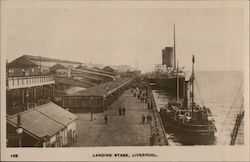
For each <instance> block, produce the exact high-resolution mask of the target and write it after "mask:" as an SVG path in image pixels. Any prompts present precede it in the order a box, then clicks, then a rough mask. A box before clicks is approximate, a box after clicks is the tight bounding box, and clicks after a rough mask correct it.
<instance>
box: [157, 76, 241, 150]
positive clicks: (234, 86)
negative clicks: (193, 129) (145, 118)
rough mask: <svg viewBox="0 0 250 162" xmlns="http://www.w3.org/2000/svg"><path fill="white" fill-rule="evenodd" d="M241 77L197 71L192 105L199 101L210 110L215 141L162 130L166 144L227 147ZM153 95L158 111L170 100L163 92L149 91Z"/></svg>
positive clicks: (236, 106) (238, 106) (237, 105)
mask: <svg viewBox="0 0 250 162" xmlns="http://www.w3.org/2000/svg"><path fill="white" fill-rule="evenodd" d="M243 77H244V75H243V72H197V73H196V80H197V83H198V87H199V91H200V95H199V93H198V89H197V86H196V87H195V102H197V103H198V104H200V105H202V102H203V103H204V105H205V106H207V107H209V108H210V109H211V111H212V113H213V117H214V119H215V125H216V127H217V132H216V133H215V138H210V139H208V138H196V137H192V136H187V135H184V134H182V133H179V132H174V131H171V130H166V131H167V134H168V139H169V142H170V143H172V144H173V145H197V144H198V145H199V144H202V145H229V143H230V139H231V137H230V134H231V132H232V129H233V127H234V122H235V119H236V115H237V113H238V112H239V111H240V108H241V107H242V102H243V89H244V88H243V85H242V87H241V89H240V86H241V83H242V81H243ZM239 89H240V92H239V94H238V96H237V98H236V95H237V93H238V91H239ZM153 94H154V98H155V101H156V105H157V108H158V110H159V109H160V108H162V107H164V106H165V105H166V103H167V102H168V100H169V98H171V97H170V96H169V94H168V93H167V92H166V91H164V90H153ZM234 100H235V103H234ZM233 103H234V104H233ZM231 107H232V109H231ZM242 138H243V137H242Z"/></svg>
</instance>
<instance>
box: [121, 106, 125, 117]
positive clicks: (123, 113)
mask: <svg viewBox="0 0 250 162" xmlns="http://www.w3.org/2000/svg"><path fill="white" fill-rule="evenodd" d="M125 113H126V109H125V107H124V106H123V108H122V115H123V116H124V115H125Z"/></svg>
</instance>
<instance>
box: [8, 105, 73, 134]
mask: <svg viewBox="0 0 250 162" xmlns="http://www.w3.org/2000/svg"><path fill="white" fill-rule="evenodd" d="M76 119H77V116H75V115H74V114H72V113H70V112H68V111H67V110H65V109H63V108H61V107H60V106H58V105H56V104H54V103H52V102H50V103H47V104H44V105H41V106H38V107H36V108H34V109H30V110H27V111H24V112H21V126H22V128H23V129H24V131H26V132H29V133H31V134H32V135H34V136H36V137H38V138H43V137H46V136H49V137H51V136H53V135H55V134H56V133H58V132H59V131H60V130H62V129H64V128H65V126H67V125H68V124H70V123H71V122H73V121H74V120H76ZM7 122H8V123H10V124H11V125H13V126H15V127H16V126H17V114H15V115H11V116H8V117H7Z"/></svg>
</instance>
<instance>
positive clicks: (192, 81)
mask: <svg viewBox="0 0 250 162" xmlns="http://www.w3.org/2000/svg"><path fill="white" fill-rule="evenodd" d="M194 62H195V58H194V55H193V58H192V78H191V84H192V119H193V115H194Z"/></svg>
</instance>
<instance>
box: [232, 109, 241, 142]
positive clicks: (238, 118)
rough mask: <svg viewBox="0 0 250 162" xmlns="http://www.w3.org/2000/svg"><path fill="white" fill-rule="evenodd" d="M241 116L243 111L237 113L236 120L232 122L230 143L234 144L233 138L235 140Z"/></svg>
mask: <svg viewBox="0 0 250 162" xmlns="http://www.w3.org/2000/svg"><path fill="white" fill-rule="evenodd" d="M243 117H244V111H243V112H242V113H240V114H237V117H236V121H235V124H234V129H233V132H232V134H231V141H230V145H234V144H235V140H236V137H237V135H238V131H239V128H240V125H241V121H242V119H243Z"/></svg>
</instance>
